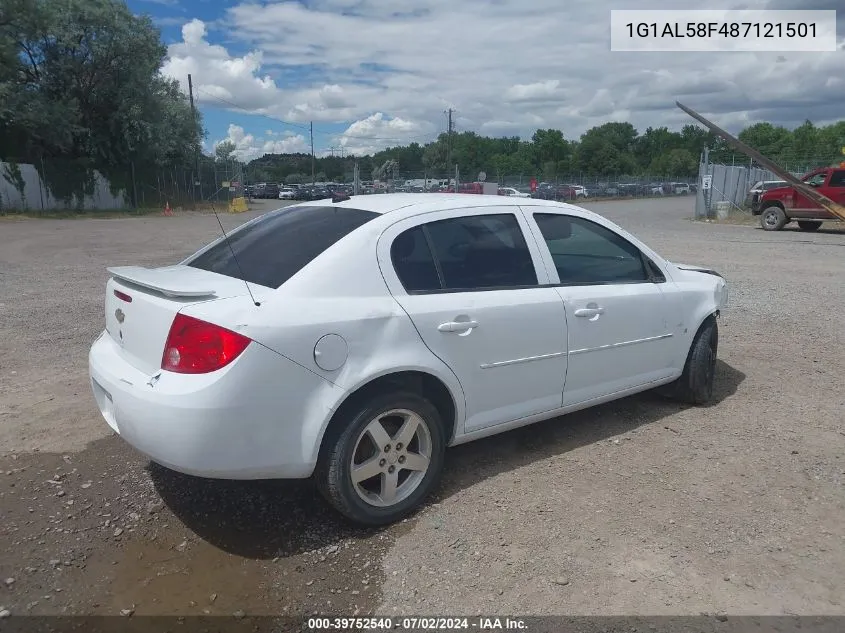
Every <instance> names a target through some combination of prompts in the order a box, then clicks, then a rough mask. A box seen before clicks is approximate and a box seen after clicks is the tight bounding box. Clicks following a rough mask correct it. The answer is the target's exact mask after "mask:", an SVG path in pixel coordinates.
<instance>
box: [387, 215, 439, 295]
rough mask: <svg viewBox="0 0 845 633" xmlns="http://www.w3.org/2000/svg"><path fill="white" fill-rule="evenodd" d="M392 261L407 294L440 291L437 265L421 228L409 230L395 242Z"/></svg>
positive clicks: (391, 251)
mask: <svg viewBox="0 0 845 633" xmlns="http://www.w3.org/2000/svg"><path fill="white" fill-rule="evenodd" d="M390 259H391V260H392V262H393V268H394V269H395V270H396V274H397V275H398V277H399V280H400V281H401V282H402V285H403V286H404V287H405V290H406V291H407V292H426V291H431V290H440V288H441V283H440V276H439V275H438V273H437V265H436V264H435V263H434V257H433V256H432V255H431V249H430V248H429V247H428V241H427V240H426V238H425V234H424V233H423V228H422V227H421V226H417V227H414V228H413V229H409V230H407V231H405V232H404V233H402V234H401V235H399V237H397V238H396V239H395V240H393V244H392V245H391V246H390Z"/></svg>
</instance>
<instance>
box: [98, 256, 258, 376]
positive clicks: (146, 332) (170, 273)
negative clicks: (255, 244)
mask: <svg viewBox="0 0 845 633" xmlns="http://www.w3.org/2000/svg"><path fill="white" fill-rule="evenodd" d="M108 272H109V273H110V274H111V275H112V276H111V279H109V281H108V283H107V284H106V300H105V317H106V331H107V332H108V335H109V336H110V337H111V338H112V340H114V342H115V343H116V344H117V346H118V348H119V350H120V351H119V354H120V356H121V357H123V359H124V360H126V361H127V362H128V363H129V364H131V365H132V366H133V367H135V368H136V369H138V370H140V371H143V372H145V373H148V374H153V373H155V372H157V371H158V370H159V369H161V358H162V354H163V353H164V346H165V343H166V341H167V335H168V333H169V332H170V326H171V324H172V323H173V319H174V318H175V316H176V314H177V313H178V312H179V311H180V310H182V309H183V308H185V307H186V306H189V305H192V304H196V303H199V302H207V301H215V300H219V299H224V298H231V297H235V296H241V295H243V296H244V297H245V298H246V299H247V300H249V293H248V291H247V286H246V282H244V281H242V280H240V279H235V278H233V277H226V276H224V275H219V274H217V273H212V272H208V271H206V270H201V269H199V268H192V267H190V266H183V265H177V266H166V267H163V268H144V267H141V266H120V267H115V268H109V269H108ZM250 289H251V290H252V291H253V294H254V295H256V297H257V296H259V295H260V294H261V291H265V292H266V291H267V288H264V287H262V286H257V285H255V284H252V285H250ZM250 303H251V300H250Z"/></svg>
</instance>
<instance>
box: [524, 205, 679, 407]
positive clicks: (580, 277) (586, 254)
mask: <svg viewBox="0 0 845 633" xmlns="http://www.w3.org/2000/svg"><path fill="white" fill-rule="evenodd" d="M526 210H528V211H531V209H526ZM534 211H535V212H534V213H533V215H532V217H533V221H534V222H535V223H536V227H537V229H538V231H539V235H540V236H542V239H543V241H544V244H545V245H546V247H547V249H548V252H547V253H544V254H543V255H544V256H546V257H547V258H548V259H549V260H550V261H551V263H552V265H553V266H554V270H555V272H556V273H557V276H558V280H557V281H558V282H559V285H558V287H557V290H558V292H559V294H560V296H561V298H562V299H563V300H564V302H565V307H566V318H567V336H568V348H569V351H568V354H567V355H568V358H569V362H568V368H567V375H566V384H565V388H564V394H563V401H564V406H569V405H573V404H577V403H579V402H585V401H589V400H592V399H594V398H599V397H602V396H606V395H610V394H613V393H617V392H620V391H624V390H626V389H630V388H634V387H639V386H641V385H646V384H648V383H651V382H653V381H657V380H660V379H663V378H667V377H669V376H671V375H672V374H673V373H675V372H676V367H675V366H676V365H677V358H676V356H677V353H676V350H675V345H674V343H675V342H674V341H673V340H672V338H673V329H674V326H675V323H670V321H671V318H670V313H671V310H669V309H668V306H667V301H666V297H665V295H664V293H663V286H664V285H665V283H666V281H665V278H663V277H662V275H661V273H660V271H659V270H658V269H656V267H655V269H654V270H650V267H649V266H648V265H647V262H646V260H645V258H644V256H643V255H642V254H641V253H640V251H639V249H638V248H637V247H636V246H634V245H633V244H631V243H630V242H629V241H627V240H626V239H625V238H624V237H622V236H621V235H619V234H617V233H616V232H614V231H612V230H610V229H609V228H607V227H605V226H602V225H601V224H598V223H596V222H593V221H592V220H588V219H586V218H581V217H577V216H569V215H565V214H560V213H544V212H540V211H537V208H535V209H534Z"/></svg>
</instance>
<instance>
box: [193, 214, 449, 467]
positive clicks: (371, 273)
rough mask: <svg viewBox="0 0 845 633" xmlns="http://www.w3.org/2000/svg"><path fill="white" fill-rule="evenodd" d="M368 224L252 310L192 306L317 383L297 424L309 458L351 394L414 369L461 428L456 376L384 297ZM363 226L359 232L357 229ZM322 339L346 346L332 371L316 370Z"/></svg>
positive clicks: (237, 301)
mask: <svg viewBox="0 0 845 633" xmlns="http://www.w3.org/2000/svg"><path fill="white" fill-rule="evenodd" d="M373 224H374V226H373V227H371V228H369V229H367V230H364V231H361V232H360V233H358V231H356V232H355V233H353V234H351V235H350V236H347V237H345V238H343V239H342V240H340V241H339V242H337V243H336V244H335V245H334V246H333V247H332V248H330V249H329V250H328V251H326V253H324V254H323V255H321V256H320V257H318V258H316V259H315V260H314V261H312V262H311V263H310V264H308V265H307V266H306V267H305V268H303V269H302V271H300V272H299V273H297V274H296V275H294V276H293V277H292V278H291V279H290V280H289V281H288V282H286V283H285V284H284V285H283V286H282V287H281V288H280V289H278V290H275V291H272V292H270V293H269V294H268V295H267V296H266V297H264V298H263V300H262V303H261V306H260V307H255V306H254V305H252V303H251V302H250V301H248V298H243V297H241V298H233V299H226V300H222V301H215V302H208V303H206V304H200V305H197V306H194V307H193V308H192V310H191V314H192V315H193V316H197V317H198V318H204V317H203V314H206V316H207V317H208V318H209V319H210V320H213V321H214V322H216V323H219V324H220V325H224V326H225V327H230V328H231V329H233V330H235V331H237V332H241V333H243V334H244V335H245V336H248V337H250V338H251V339H252V340H254V341H257V342H259V343H260V344H262V345H264V346H266V347H267V348H269V349H271V350H273V351H275V352H276V353H278V354H281V355H282V356H284V357H285V358H287V359H289V360H291V361H292V362H294V363H296V364H297V365H299V366H300V367H302V368H304V369H305V370H307V371H309V372H311V373H312V374H314V375H316V376H319V377H320V378H322V379H323V386H322V387H320V388H318V389H317V391H318V392H319V393H318V394H317V395H307V394H303V397H305V396H306V395H307V397H309V398H314V399H315V400H316V401H320V402H321V404H320V405H319V406H317V405H315V406H312V407H311V409H310V410H311V411H312V412H313V413H312V414H311V416H310V417H309V418H308V419H304V420H303V424H304V425H305V426H306V427H307V429H306V431H305V432H304V434H303V442H305V443H307V442H309V441H311V442H313V445H314V447H315V449H314V455H313V457H314V459H315V460H316V456H317V450H318V448H319V443H320V440H321V439H322V436H323V434H324V432H325V429H326V426H327V425H328V422H329V420H330V418H331V416H332V415H333V414H334V411H336V410H337V408H338V407H339V406H340V405H341V404H342V402H343V401H344V400H345V399H346V398H347V397H348V396H349V395H350V394H351V393H353V392H354V391H356V390H357V389H359V388H360V387H362V386H364V385H365V384H367V383H368V382H371V381H372V380H374V379H376V378H379V377H381V376H384V375H387V374H390V373H396V372H399V371H421V372H425V373H428V374H430V375H432V376H434V377H435V378H438V379H439V380H440V381H441V382H442V383H443V384H445V385H446V387H447V388H448V389H449V391H450V393H451V394H452V399H453V401H454V404H455V412H456V420H455V429H456V432H457V431H458V430H459V429H462V428H463V420H464V416H465V401H464V396H463V391H462V389H461V386H460V383H459V381H458V379H457V377H456V376H455V375H454V373H452V371H451V370H450V369H449V367H448V366H447V365H445V364H444V363H443V362H442V361H441V360H440V359H438V358H437V357H436V356H435V355H434V354H432V353H431V352H430V351H429V349H428V348H427V347H426V346H425V344H424V343H423V341H422V338H421V337H420V335H419V333H418V332H417V330H416V328H415V327H414V325H413V323H412V321H411V319H410V317H409V316H408V315H407V314H406V313H405V311H404V310H403V309H402V307H401V306H400V305H399V304H398V303H397V302H396V301H395V299H393V297H392V296H391V295H390V294H389V292H388V289H387V286H386V284H385V282H384V278H383V277H382V275H381V271H380V269H379V267H378V261H377V257H376V241H377V238H378V235H379V234H380V232H381V229H380V228H379V227H378V223H377V221H374V222H373ZM362 228H364V227H362ZM328 334H335V335H337V336H340V337H341V338H342V339H343V340H344V341H345V343H346V349H347V357H346V361H345V362H344V363H343V364H342V366H340V367H339V368H338V369H334V370H326V369H323V368H321V367H320V366H319V365H318V364H317V360H316V358H315V354H314V351H315V346H316V344H317V342H318V341H319V340H320V339H321V338H322V337H324V336H326V335H328ZM268 379H270V380H276V381H278V384H279V393H280V404H279V406H280V407H283V406H285V403H284V402H283V401H282V400H281V394H283V393H285V392H284V381H285V377H284V376H274V377H268Z"/></svg>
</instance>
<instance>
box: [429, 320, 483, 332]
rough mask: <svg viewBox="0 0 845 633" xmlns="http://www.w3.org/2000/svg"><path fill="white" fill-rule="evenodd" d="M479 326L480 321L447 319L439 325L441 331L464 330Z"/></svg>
mask: <svg viewBox="0 0 845 633" xmlns="http://www.w3.org/2000/svg"><path fill="white" fill-rule="evenodd" d="M476 327H478V321H447V322H446V323H441V324H440V325H438V326H437V329H438V330H439V331H441V332H463V331H464V330H471V329H472V328H476Z"/></svg>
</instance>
